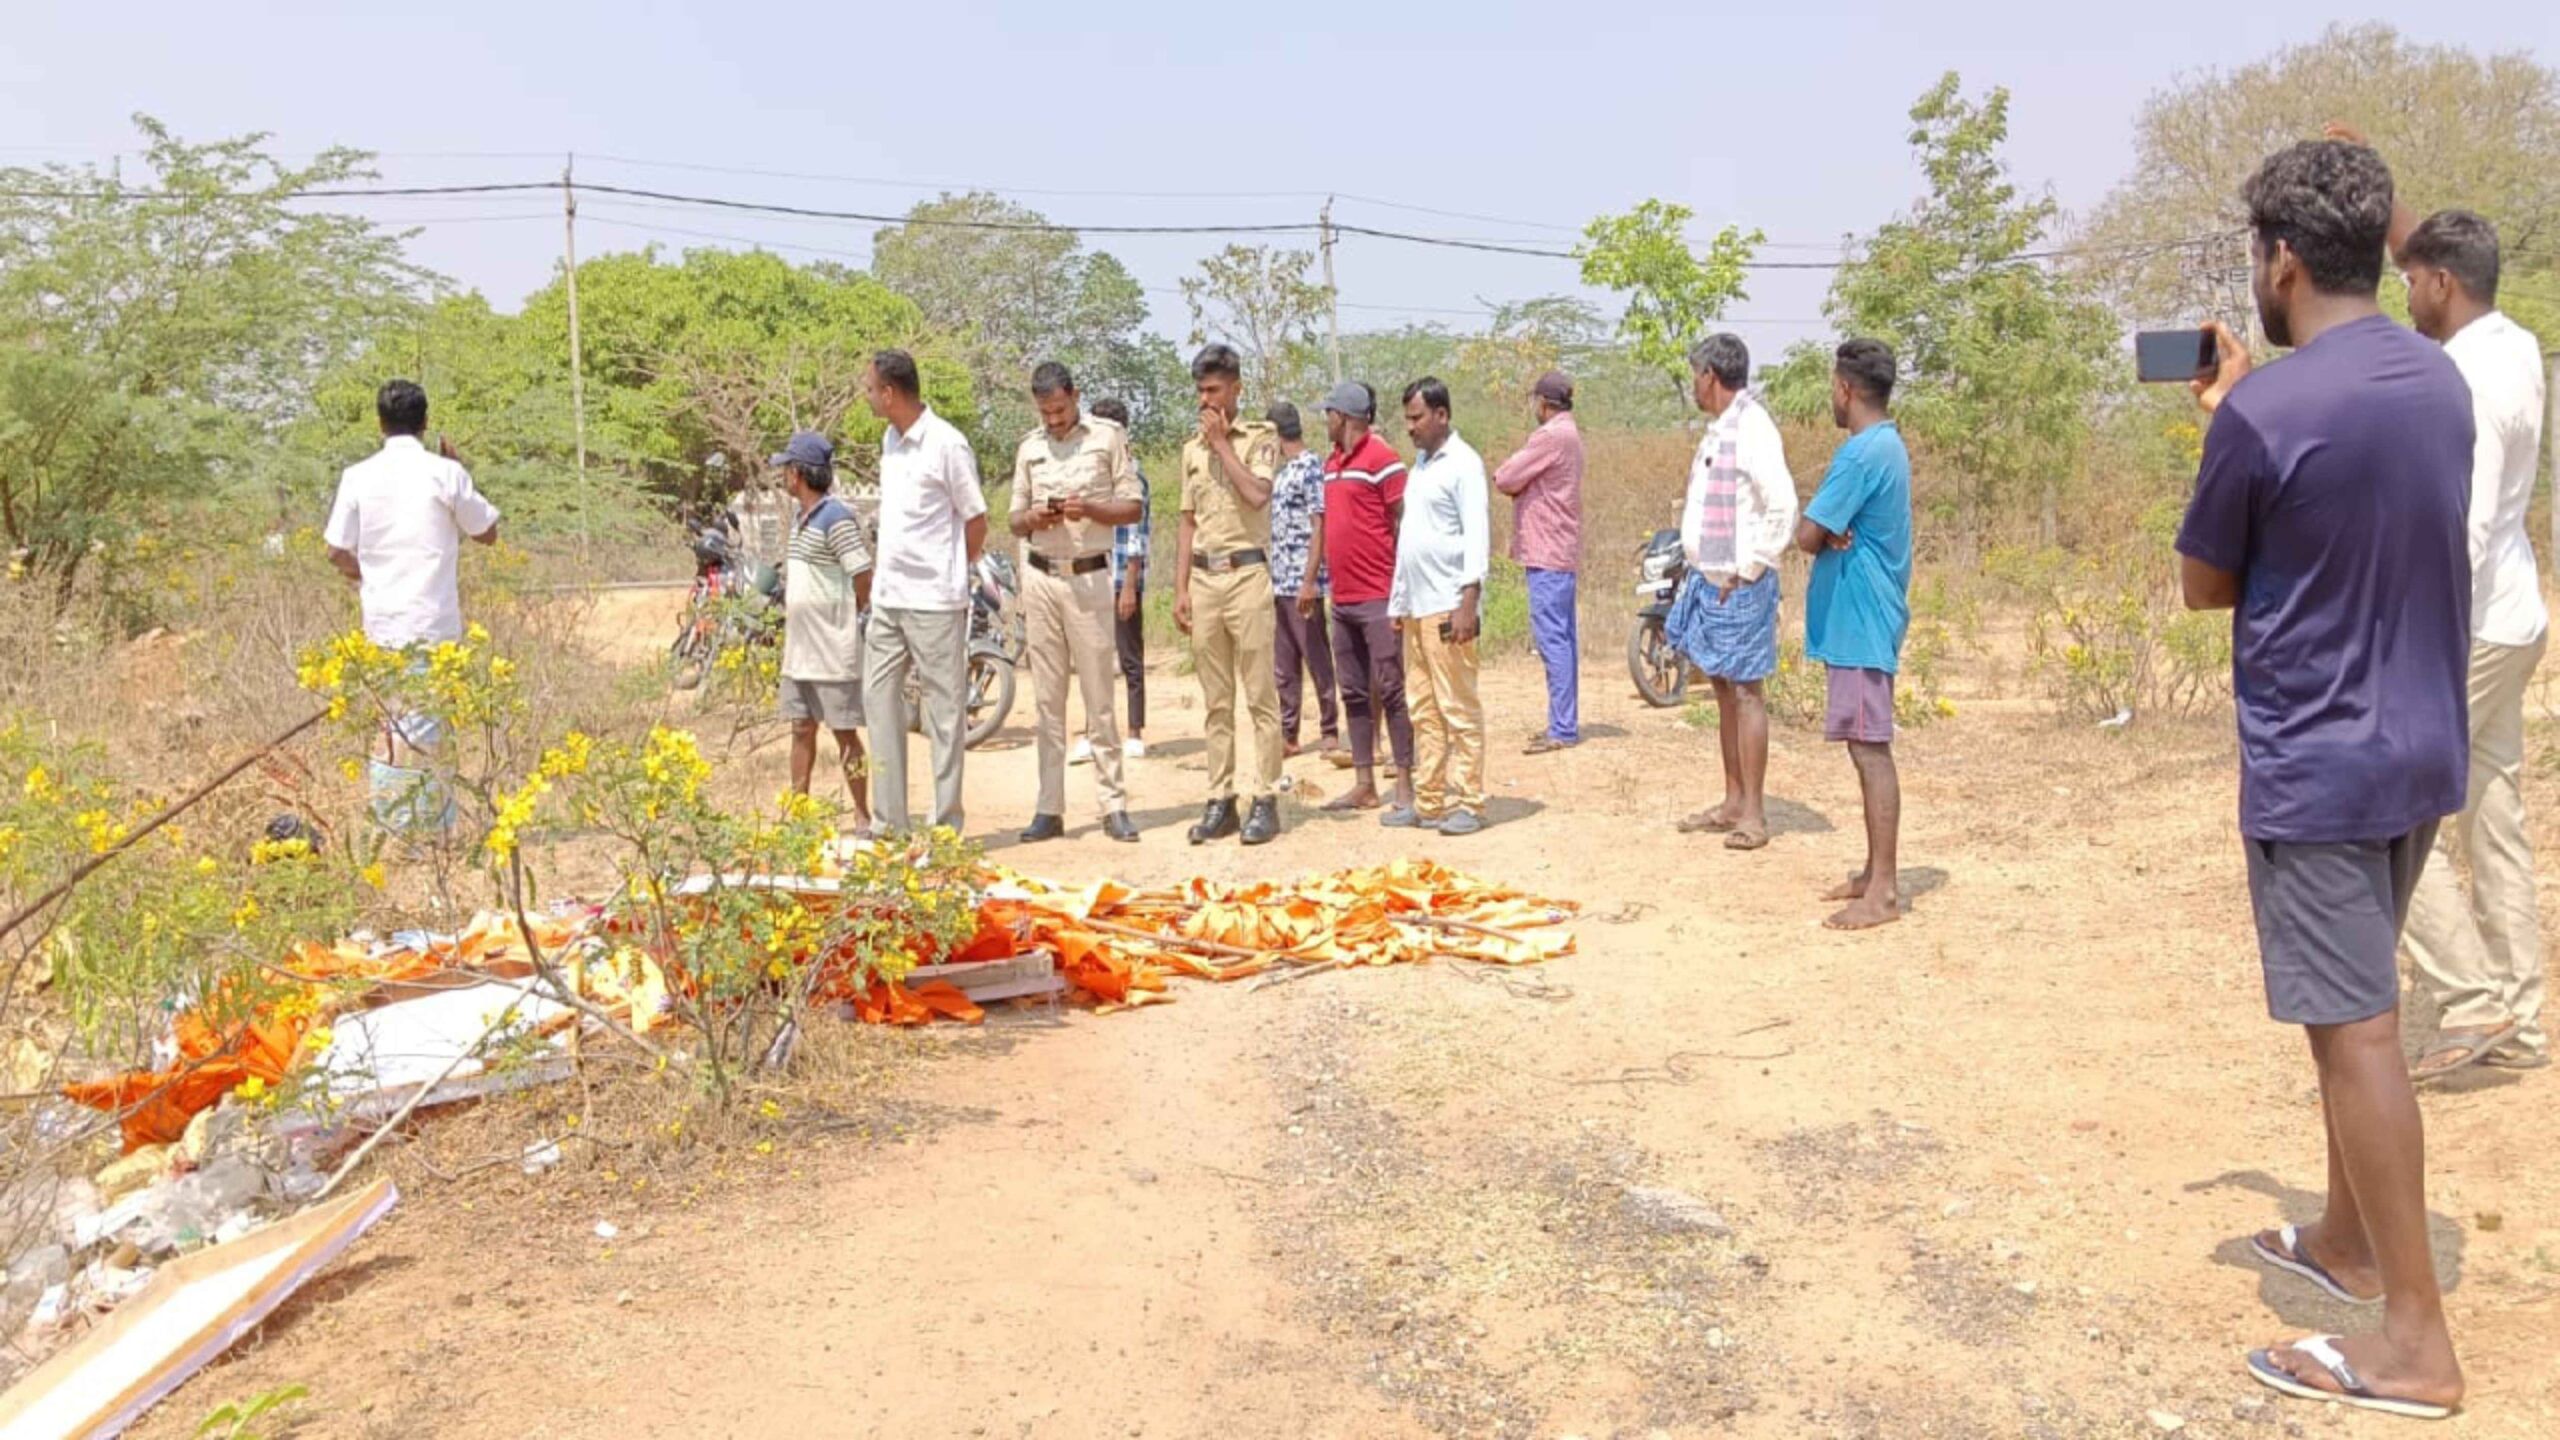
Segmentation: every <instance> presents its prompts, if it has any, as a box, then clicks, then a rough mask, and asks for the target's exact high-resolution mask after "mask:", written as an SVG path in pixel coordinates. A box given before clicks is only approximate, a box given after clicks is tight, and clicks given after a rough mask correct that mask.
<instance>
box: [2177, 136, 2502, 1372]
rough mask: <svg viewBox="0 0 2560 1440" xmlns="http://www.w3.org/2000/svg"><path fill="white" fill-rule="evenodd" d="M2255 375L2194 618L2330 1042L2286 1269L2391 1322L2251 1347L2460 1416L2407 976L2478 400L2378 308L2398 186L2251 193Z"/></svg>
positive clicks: (2290, 180) (2212, 434) (2315, 1031)
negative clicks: (2319, 1134) (2317, 1205)
mask: <svg viewBox="0 0 2560 1440" xmlns="http://www.w3.org/2000/svg"><path fill="white" fill-rule="evenodd" d="M2241 198H2242V200H2243V201H2244V202H2245V203H2246V205H2247V207H2248V211H2249V229H2250V247H2249V254H2250V286H2251V289H2252V290H2253V291H2255V293H2256V299H2257V306H2258V320H2259V323H2260V324H2261V325H2262V326H2263V327H2264V328H2265V330H2266V335H2267V339H2268V340H2269V341H2271V342H2272V343H2274V344H2276V345H2280V346H2289V347H2293V353H2292V355H2290V356H2289V357H2287V358H2286V359H2285V361H2284V362H2283V363H2282V364H2279V365H2272V366H2269V367H2268V368H2267V369H2266V370H2264V371H2260V372H2257V373H2255V374H2253V373H2251V371H2250V362H2249V353H2248V350H2247V349H2246V348H2245V346H2244V344H2243V342H2242V341H2241V340H2240V339H2239V338H2238V337H2236V336H2234V335H2233V334H2232V333H2231V332H2230V331H2229V330H2228V329H2227V328H2225V327H2223V326H2222V325H2220V323H2219V322H2217V323H2216V324H2215V326H2214V331H2215V334H2214V339H2215V343H2216V353H2217V355H2218V357H2219V361H2218V364H2217V366H2216V368H2215V369H2214V370H2213V371H2211V372H2210V373H2208V374H2205V375H2201V376H2199V377H2197V380H2196V384H2195V387H2194V388H2195V392H2196V397H2197V400H2198V401H2199V403H2201V404H2202V405H2203V407H2204V408H2205V409H2206V410H2207V411H2208V412H2210V413H2211V414H2212V416H2213V418H2212V421H2211V422H2210V424H2209V426H2208V428H2207V429H2206V431H2205V439H2204V459H2203V462H2202V464H2201V465H2200V466H2199V467H2198V469H2197V474H2196V488H2195V495H2194V498H2193V499H2192V500H2190V501H2189V502H2188V506H2187V516H2186V521H2185V523H2184V525H2183V526H2182V527H2181V528H2180V529H2179V532H2178V553H2179V555H2180V556H2181V557H2182V558H2181V561H2180V563H2181V566H2182V567H2183V568H2182V574H2181V581H2182V584H2183V587H2184V589H2185V592H2186V600H2187V604H2188V605H2189V607H2191V608H2194V609H2199V610H2231V611H2233V612H2234V613H2233V616H2232V623H2231V664H2232V689H2233V692H2234V696H2235V698H2236V700H2237V702H2238V703H2237V707H2236V708H2237V710H2238V712H2239V723H2240V833H2241V836H2242V840H2243V844H2244V845H2245V846H2246V849H2247V863H2248V872H2249V898H2250V902H2251V905H2252V908H2253V909H2254V910H2255V912H2256V916H2257V928H2258V954H2259V959H2260V962H2261V965H2262V967H2263V969H2264V971H2265V975H2266V987H2267V1012H2268V1014H2270V1015H2271V1016H2273V1017H2274V1018H2275V1019H2277V1020H2279V1021H2282V1022H2284V1023H2286V1024H2291V1025H2300V1026H2302V1027H2303V1028H2304V1030H2305V1032H2306V1033H2307V1034H2308V1036H2309V1038H2310V1042H2311V1058H2312V1063H2313V1064H2314V1065H2315V1066H2316V1067H2317V1068H2318V1071H2319V1076H2320V1099H2321V1108H2322V1112H2323V1118H2324V1120H2325V1122H2326V1127H2325V1128H2326V1131H2327V1142H2328V1152H2329V1193H2328V1203H2327V1206H2326V1208H2325V1209H2324V1210H2323V1211H2322V1212H2321V1215H2320V1218H2318V1219H2317V1220H2314V1221H2312V1222H2311V1223H2310V1224H2308V1225H2304V1226H2300V1227H2295V1226H2291V1225H2287V1226H2282V1227H2280V1228H2277V1229H2274V1230H2269V1231H2264V1232H2261V1233H2260V1234H2259V1235H2257V1236H2256V1237H2255V1238H2254V1239H2253V1240H2252V1241H2251V1242H2250V1248H2251V1249H2252V1250H2253V1251H2254V1252H2255V1253H2256V1255H2257V1257H2258V1259H2259V1260H2260V1261H2261V1263H2264V1264H2266V1265H2268V1266H2269V1267H2271V1268H2275V1269H2281V1270H2284V1271H2286V1272H2288V1273H2290V1274H2293V1275H2297V1276H2300V1277H2301V1278H2303V1279H2304V1280H2307V1281H2309V1282H2310V1283H2312V1284H2314V1285H2317V1286H2319V1287H2320V1288H2321V1289H2322V1290H2325V1291H2327V1292H2328V1293H2329V1294H2330V1295H2332V1296H2334V1297H2336V1298H2339V1299H2343V1300H2347V1301H2351V1302H2358V1303H2371V1302H2374V1301H2376V1300H2379V1301H2380V1302H2381V1304H2382V1325H2381V1328H2380V1329H2379V1331H2377V1332H2374V1333H2370V1334H2363V1335H2357V1336H2354V1337H2352V1338H2341V1337H2339V1336H2335V1335H2320V1336H2311V1337H2307V1338H2304V1339H2301V1340H2297V1341H2294V1342H2293V1343H2292V1344H2289V1345H2279V1346H2273V1347H2270V1348H2268V1349H2265V1350H2257V1351H2252V1352H2251V1353H2250V1354H2249V1356H2248V1358H2247V1364H2248V1369H2249V1373H2250V1374H2251V1375H2252V1376H2253V1377H2254V1378H2256V1379H2257V1380H2258V1381H2259V1382H2260V1383H2262V1384H2264V1385H2266V1386H2268V1387H2270V1388H2272V1389H2275V1390H2277V1391H2280V1392H2282V1393H2284V1394H2288V1395H2296V1396H2302V1397H2304V1398H2308V1399H2315V1400H2326V1401H2336V1402H2340V1403H2344V1404H2347V1405H2352V1406H2357V1407H2360V1408H2364V1409H2371V1410H2380V1411H2385V1412H2387V1413H2391V1414H2396V1415H2407V1416H2419V1417H2436V1416H2441V1415H2445V1414H2448V1413H2450V1411H2451V1410H2452V1407H2453V1406H2454V1405H2455V1404H2457V1403H2458V1402H2459V1401H2460V1400H2461V1399H2462V1367H2461V1366H2460V1364H2459V1363H2458V1362H2457V1361H2456V1360H2455V1358H2454V1353H2453V1337H2452V1335H2451V1333H2450V1332H2449V1331H2448V1330H2447V1329H2446V1327H2445V1318H2444V1301H2443V1297H2442V1295H2441V1294H2440V1293H2439V1291H2438V1289H2437V1284H2436V1272H2435V1262H2434V1257H2433V1256H2432V1255H2431V1254H2430V1253H2429V1250H2428V1244H2427V1197H2426V1142H2425V1136H2424V1131H2423V1126H2422V1124H2421V1121H2420V1119H2419V1115H2418V1103H2417V1096H2416V1093H2415V1092H2414V1091H2413V1090H2412V1089H2411V1086H2410V1080H2409V1070H2408V1065H2407V1062H2406V1060H2405V1059H2404V1058H2403V1056H2402V1054H2401V1049H2400V1004H2399V1002H2400V979H2399V971H2398V967H2397V965H2396V964H2395V952H2396V951H2397V950H2398V947H2399V937H2400V931H2401V927H2402V925H2403V924H2404V923H2405V922H2406V921H2407V919H2408V913H2409V902H2410V896H2411V893H2412V892H2413V891H2414V890H2415V888H2416V886H2417V881H2418V875H2419V872H2420V870H2421V868H2422V867H2423V866H2424V865H2425V864H2426V860H2427V852H2428V849H2429V847H2430V845H2431V844H2432V843H2433V840H2434V836H2435V832H2436V828H2437V824H2438V822H2439V821H2441V820H2442V819H2443V818H2444V817H2445V816H2447V815H2450V814H2453V813H2454V812H2456V811H2458V810H2460V809H2461V808H2462V803H2463V789H2464V782H2465V770H2466V767H2467V764H2468V761H2469V756H2470V741H2469V738H2468V728H2467V719H2466V714H2465V712H2466V708H2467V682H2468V678H2469V676H2468V671H2469V663H2470V652H2471V604H2472V575H2471V559H2470V548H2469V536H2468V531H2467V529H2466V524H2467V518H2468V510H2469V505H2470V500H2471V466H2472V402H2471V395H2470V392H2469V391H2468V389H2466V388H2465V386H2464V384H2463V380H2462V375H2461V372H2460V371H2459V370H2458V369H2456V367H2455V365H2454V362H2453V361H2452V360H2451V359H2450V358H2448V357H2447V356H2446V354H2445V353H2444V351H2443V350H2442V349H2441V348H2439V347H2437V346H2436V345H2433V344H2431V343H2429V342H2428V341H2427V340H2426V339H2425V338H2423V337H2421V336H2419V335H2416V334H2414V333H2412V332H2410V331H2408V330H2404V329H2402V328H2401V327H2399V326H2398V325H2395V324H2393V323H2392V322H2391V321H2390V319H2389V318H2388V317H2386V316H2384V315H2383V314H2382V312H2381V309H2380V308H2379V307H2378V306H2377V304H2376V303H2375V293H2376V290H2377V287H2378V286H2379V285H2380V283H2381V278H2382V264H2383V237H2384V235H2385V233H2386V231H2387V229H2388V227H2389V224H2390V220H2391V206H2392V184H2391V172H2390V170H2389V169H2387V168H2386V167H2385V166H2384V165H2383V163H2382V157H2380V156H2379V155H2376V154H2375V153H2374V152H2373V151H2372V150H2370V149H2368V148H2366V147H2364V146H2362V145H2356V144H2350V143H2347V142H2345V141H2341V140H2316V141H2305V142H2303V143H2301V144H2298V145H2295V146H2293V147H2292V148H2290V149H2287V150H2284V151H2281V152H2279V153H2277V154H2276V155H2274V156H2272V157H2270V158H2269V159H2268V160H2267V162H2266V163H2265V164H2264V165H2262V166H2260V167H2259V169H2258V173H2257V174H2256V175H2254V176H2253V177H2251V178H2250V180H2249V183H2248V184H2247V185H2246V186H2244V187H2242V190H2241Z"/></svg>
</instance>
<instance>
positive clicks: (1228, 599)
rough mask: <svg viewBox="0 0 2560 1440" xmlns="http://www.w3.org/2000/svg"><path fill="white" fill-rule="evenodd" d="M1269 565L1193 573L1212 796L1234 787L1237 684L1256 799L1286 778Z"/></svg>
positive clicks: (1231, 792)
mask: <svg viewBox="0 0 2560 1440" xmlns="http://www.w3.org/2000/svg"><path fill="white" fill-rule="evenodd" d="M1271 621H1272V615H1271V571H1270V570H1269V568H1268V567H1265V566H1261V565H1250V566H1247V567H1245V568H1244V569H1241V570H1234V571H1230V572H1228V573H1226V574H1224V575H1211V574H1208V573H1206V572H1205V571H1200V570H1194V571H1192V572H1191V663H1192V668H1194V669H1196V670H1198V671H1199V672H1200V695H1201V698H1202V699H1203V700H1204V701H1206V702H1207V706H1208V715H1207V717H1206V718H1207V721H1208V731H1209V798H1210V799H1212V800H1227V799H1232V798H1234V796H1235V793H1236V687H1238V686H1242V687H1244V708H1245V713H1246V715H1247V716H1248V717H1249V718H1251V720H1252V721H1253V774H1252V777H1251V778H1252V785H1253V789H1252V798H1253V799H1256V800H1260V799H1264V798H1266V797H1268V796H1269V795H1270V794H1271V793H1272V792H1273V791H1274V790H1276V789H1278V788H1279V785H1280V687H1279V686H1278V685H1277V684H1275V683H1274V682H1273V679H1272V674H1271Z"/></svg>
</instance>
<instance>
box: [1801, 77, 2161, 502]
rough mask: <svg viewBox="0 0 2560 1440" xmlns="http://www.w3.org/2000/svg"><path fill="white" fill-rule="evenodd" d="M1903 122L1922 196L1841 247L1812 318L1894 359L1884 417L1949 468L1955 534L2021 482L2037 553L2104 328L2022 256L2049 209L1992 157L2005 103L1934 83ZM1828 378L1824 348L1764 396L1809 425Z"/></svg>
mask: <svg viewBox="0 0 2560 1440" xmlns="http://www.w3.org/2000/svg"><path fill="white" fill-rule="evenodd" d="M1910 113H1911V125H1912V128H1911V134H1910V142H1911V146H1912V149H1913V150H1914V151H1915V152H1916V153H1917V155H1918V157H1919V160H1920V167H1921V171H1922V173H1923V174H1925V175H1926V176H1927V177H1928V183H1929V189H1928V193H1927V194H1926V195H1924V196H1923V197H1922V198H1921V199H1920V201H1919V202H1918V203H1917V204H1915V205H1913V206H1912V208H1911V211H1910V213H1909V214H1908V215H1907V216H1905V217H1904V218H1902V219H1899V220H1893V221H1889V222H1887V223H1886V224H1884V225H1883V226H1882V227H1880V228H1878V229H1877V231H1876V232H1875V233H1874V234H1873V235H1871V236H1869V237H1867V238H1866V239H1864V240H1862V241H1858V242H1856V243H1855V244H1854V245H1853V246H1852V247H1851V257H1850V260H1849V262H1848V263H1847V264H1845V265H1843V266H1842V267H1841V269H1840V271H1839V272H1838V274H1837V275H1835V276H1834V277H1833V280H1832V286H1831V294H1830V297H1829V298H1828V299H1827V300H1825V301H1824V303H1823V313H1824V314H1826V315H1828V316H1829V317H1830V318H1831V320H1832V321H1833V323H1834V324H1835V325H1836V326H1837V327H1838V328H1839V330H1840V331H1841V332H1842V333H1844V334H1849V335H1861V336H1869V337H1872V338H1875V339H1879V340H1883V341H1885V342H1886V343H1887V344H1890V345H1891V346H1893V348H1894V354H1895V357H1896V359H1897V361H1898V362H1899V364H1900V368H1901V371H1902V378H1901V381H1900V383H1899V385H1898V386H1897V388H1896V389H1895V392H1894V402H1895V403H1894V409H1895V411H1896V414H1897V415H1898V417H1899V419H1900V421H1901V424H1902V428H1903V429H1904V430H1905V431H1906V432H1908V433H1910V434H1911V435H1913V436H1914V437H1916V438H1919V439H1922V440H1924V441H1926V442H1927V443H1928V445H1929V446H1930V448H1931V449H1932V450H1933V451H1934V453H1936V454H1937V455H1938V456H1940V457H1941V458H1943V459H1944V460H1945V461H1946V462H1947V464H1948V467H1949V469H1950V470H1951V471H1952V473H1953V476H1954V479H1955V483H1956V497H1957V510H1958V521H1959V534H1960V535H1961V536H1962V537H1963V538H1964V539H1965V540H1966V541H1968V542H1972V541H1977V540H1979V539H1980V538H1981V535H1982V532H1983V527H1984V519H1985V514H1986V510H1987V508H1988V506H1989V505H1991V504H1995V503H1997V502H1998V501H2001V500H2005V499H2008V498H2010V497H2012V496H2013V495H2014V494H2015V493H2016V492H2017V491H2018V490H2019V489H2020V488H2021V487H2023V486H2025V485H2026V484H2028V483H2029V482H2031V481H2032V482H2036V483H2038V485H2039V487H2040V493H2041V498H2042V516H2041V523H2040V530H2041V533H2042V535H2043V538H2044V539H2045V541H2046V542H2047V543H2050V542H2051V541H2052V540H2053V538H2054V531H2055V525H2056V516H2055V508H2056V496H2057V494H2058V492H2059V480H2060V478H2061V477H2062V476H2063V475H2065V474H2067V473H2068V472H2069V471H2070V469H2071V468H2072V466H2073V465H2074V464H2075V463H2076V462H2077V460H2078V457H2079V455H2080V452H2081V449H2082V447H2083V446H2084V445H2085V443H2086V441H2087V438H2088V431H2089V419H2090V412H2091V409H2092V406H2093V404H2094V402H2095V400H2096V398H2097V396H2098V394H2099V392H2100V389H2101V387H2102V385H2103V383H2104V379H2105V370H2104V366H2105V363H2106V361H2107V359H2108V357H2109V356H2110V355H2111V354H2112V353H2113V350H2114V347H2115V343H2116V333H2117V332H2116V327H2115V324H2114V321H2113V320H2112V318H2111V317H2110V316H2109V315H2108V314H2107V313H2106V311H2105V309H2104V307H2102V306H2100V305H2099V304H2097V303H2096V302H2095V301H2094V300H2092V299H2090V298H2089V297H2088V295H2087V294H2086V293H2085V291H2084V289H2083V287H2082V286H2081V285H2080V284H2079V283H2078V282H2077V281H2076V280H2075V279H2074V278H2073V277H2072V276H2071V275H2069V274H2068V273H2065V272H2063V271H2061V270H2058V269H2054V268H2048V267H2046V266H2044V265H2041V264H2039V263H2037V262H2036V261H2035V260H2034V259H2032V258H2021V257H2022V256H2025V254H2026V252H2028V251H2030V250H2032V249H2034V248H2035V247H2036V246H2037V245H2038V244H2039V243H2040V242H2042V241H2043V240H2044V238H2045V236H2046V235H2047V233H2048V232H2049V230H2050V229H2051V227H2052V226H2053V224H2054V221H2055V217H2056V214H2057V213H2058V212H2057V207H2056V205H2055V203H2054V201H2053V199H2052V197H2051V196H2050V195H2038V196H2033V197H2027V196H2021V195H2020V194H2019V193H2018V189H2017V187H2016V186H2015V185H2013V184H2011V183H2010V180H2009V173H2008V165H2007V163H2006V162H2005V161H2003V160H2002V159H2001V158H2000V147H2001V146H2002V145H2003V144H2005V143H2006V142H2007V140H2008V136H2009V92H2008V91H2007V90H2005V89H1999V88H1995V89H1993V90H1992V91H1991V92H1990V93H1989V94H1988V95H1986V96H1984V97H1983V98H1982V100H1980V101H1979V102H1976V101H1973V100H1968V99H1966V98H1965V96H1964V94H1963V90H1962V81H1961V79H1960V78H1959V77H1958V76H1957V75H1956V74H1955V72H1953V71H1949V72H1948V73H1947V74H1946V75H1945V76H1944V77H1942V78H1941V79H1940V80H1939V81H1938V83H1937V84H1936V85H1934V86H1932V87H1930V89H1929V91H1928V92H1927V93H1926V94H1924V95H1922V96H1921V97H1920V99H1919V101H1918V102H1917V103H1915V104H1914V105H1913V106H1912V107H1911V112H1910ZM1829 368H1830V367H1829V355H1828V353H1827V352H1825V351H1820V350H1805V351H1799V353H1798V354H1797V355H1794V356H1791V357H1790V360H1789V363H1788V365H1787V366H1786V367H1785V372H1786V373H1785V374H1784V375H1783V377H1782V378H1781V380H1780V382H1779V383H1777V384H1775V385H1773V386H1772V387H1771V393H1772V395H1773V396H1774V397H1775V401H1776V403H1778V404H1780V405H1781V406H1782V407H1783V408H1786V409H1790V410H1793V411H1794V412H1795V413H1797V414H1799V415H1802V414H1804V413H1805V412H1806V411H1809V410H1810V411H1815V412H1816V413H1819V410H1818V407H1819V406H1822V405H1827V399H1826V398H1823V397H1826V396H1827V387H1826V386H1825V384H1824V383H1823V382H1825V381H1827V379H1828V376H1829Z"/></svg>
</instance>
